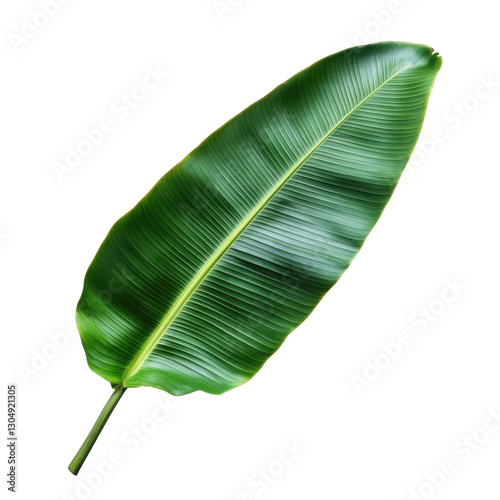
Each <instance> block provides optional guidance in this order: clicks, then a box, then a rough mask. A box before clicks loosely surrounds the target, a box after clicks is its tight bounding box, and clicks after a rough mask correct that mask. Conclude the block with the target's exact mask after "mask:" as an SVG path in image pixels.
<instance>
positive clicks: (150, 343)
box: [122, 64, 411, 384]
mask: <svg viewBox="0 0 500 500" xmlns="http://www.w3.org/2000/svg"><path fill="white" fill-rule="evenodd" d="M410 66H411V64H410V65H408V66H405V67H403V68H401V69H400V70H399V71H397V72H396V73H394V75H392V76H391V77H390V78H388V79H387V80H385V81H384V82H383V83H382V84H381V85H379V86H378V87H377V88H376V89H375V90H373V91H372V92H371V93H370V94H368V95H367V96H366V97H365V98H364V99H362V100H361V101H360V102H359V104H357V105H356V106H355V107H354V108H353V109H352V110H351V111H349V112H348V113H347V114H346V115H345V116H344V117H343V118H342V119H341V120H340V121H339V122H338V123H336V124H335V125H334V126H333V127H332V128H331V129H330V130H329V132H327V133H326V134H325V136H324V137H323V138H322V139H321V140H320V141H319V142H317V143H316V144H315V145H314V146H313V147H312V148H311V149H309V151H307V152H306V154H305V155H303V156H302V157H301V158H300V159H299V160H298V161H297V162H296V163H295V164H294V165H293V166H292V167H291V168H290V169H289V171H288V172H287V173H286V174H285V175H284V176H283V177H282V178H281V179H280V181H279V182H278V183H277V184H276V185H275V186H274V187H273V189H272V190H270V191H269V192H268V194H267V195H266V196H265V197H264V198H262V200H261V201H260V202H259V203H258V205H257V206H256V207H255V208H254V209H253V210H252V211H251V212H250V213H249V214H248V215H247V216H246V217H245V218H244V219H243V220H242V221H241V222H240V224H238V226H237V227H236V228H235V230H234V231H233V232H232V233H231V234H230V235H229V236H228V237H227V238H226V240H225V241H224V243H223V244H222V245H221V246H220V247H219V249H218V250H217V251H216V252H215V253H214V254H213V255H212V256H211V257H210V259H208V261H207V262H206V263H205V264H204V265H203V267H202V268H201V269H200V270H199V271H198V273H197V274H196V276H194V278H193V279H192V280H191V282H190V283H189V285H188V286H187V287H186V288H185V289H184V291H183V292H182V293H181V294H180V295H179V297H178V299H177V300H176V301H175V302H174V304H173V306H172V307H171V309H170V310H169V311H168V312H167V314H166V315H165V316H164V318H163V320H162V321H161V323H160V324H159V325H158V326H157V327H156V329H155V330H154V331H153V332H152V334H151V336H150V337H149V339H148V340H147V342H146V343H145V345H144V347H143V348H142V349H141V351H140V352H139V354H138V356H137V358H136V359H135V361H133V362H132V363H131V365H130V367H129V368H128V369H127V371H126V372H125V375H124V377H123V381H122V384H123V383H124V382H125V381H126V380H127V379H128V378H130V377H132V376H133V375H135V374H136V373H137V371H138V370H139V369H140V368H141V366H142V364H143V363H144V361H145V360H146V359H147V358H148V356H149V355H150V354H151V353H152V352H153V350H154V348H155V347H156V345H157V344H158V342H159V341H160V340H161V338H162V337H163V335H164V333H165V332H166V331H167V330H168V328H169V326H170V325H171V324H172V322H173V321H174V320H175V318H176V317H177V315H178V314H179V312H180V311H181V310H182V308H183V307H184V305H185V304H186V302H187V301H188V300H189V299H190V298H191V296H192V295H193V294H194V292H195V291H196V290H197V289H198V287H199V286H200V285H201V283H202V282H203V280H204V279H205V277H206V276H207V275H208V274H209V273H210V271H211V270H212V269H213V268H214V267H215V265H216V264H217V262H218V261H219V260H220V259H221V258H222V257H223V256H224V254H225V253H226V252H227V251H228V250H229V249H230V248H231V246H232V245H233V243H234V242H235V241H236V240H237V239H238V237H239V236H240V235H241V234H242V233H243V232H244V231H245V229H246V228H247V227H248V226H249V225H250V224H251V223H252V221H253V220H254V219H255V218H256V217H257V216H258V215H259V213H260V212H261V211H262V210H263V209H264V207H265V206H266V205H267V204H268V203H269V202H270V201H271V199H272V198H273V197H274V196H275V195H276V194H277V193H278V192H279V191H280V189H281V188H282V187H283V186H284V185H285V184H286V182H287V181H288V180H289V179H290V178H291V177H292V176H293V175H294V174H295V172H296V171H297V170H298V169H299V168H300V167H301V166H302V165H303V164H304V163H305V162H306V161H307V160H308V158H309V157H310V156H311V155H312V154H313V153H314V152H315V151H316V150H317V149H318V148H319V147H320V146H321V145H322V144H323V142H325V141H326V139H328V137H330V136H331V135H332V134H333V132H335V130H336V129H337V128H339V127H340V125H342V123H344V122H345V121H346V120H347V119H348V118H349V117H350V116H351V115H352V114H353V113H354V112H355V111H356V110H358V109H359V108H360V107H361V106H362V105H363V104H364V103H365V102H366V101H367V100H368V99H370V97H372V96H373V95H374V94H376V93H377V92H378V91H379V90H380V89H381V88H382V87H384V85H387V83H389V82H390V81H391V80H392V79H393V78H395V77H396V76H397V75H399V74H400V73H401V72H402V71H404V70H405V69H407V68H409V67H410Z"/></svg>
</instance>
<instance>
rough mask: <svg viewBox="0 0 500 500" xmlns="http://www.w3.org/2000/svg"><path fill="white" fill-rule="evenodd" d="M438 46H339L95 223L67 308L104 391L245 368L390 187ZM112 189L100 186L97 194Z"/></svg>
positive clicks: (331, 270) (324, 280) (278, 339)
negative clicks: (96, 233) (95, 243)
mask: <svg viewBox="0 0 500 500" xmlns="http://www.w3.org/2000/svg"><path fill="white" fill-rule="evenodd" d="M440 67H441V58H440V57H439V56H438V54H436V53H434V51H433V49H431V48H430V47H427V46H424V45H415V44H408V43H399V42H384V43H375V44H371V45H366V46H360V47H354V48H351V49H348V50H345V51H342V52H339V53H337V54H334V55H332V56H329V57H326V58H325V59H322V60H320V61H318V62H316V63H315V64H313V65H312V66H310V67H308V68H306V69H305V70H303V71H301V72H300V73H297V74H296V75H295V76H293V77H292V78H290V79H289V80H287V81H286V82H285V83H283V84H281V85H280V86H278V87H277V88H276V89H274V90H273V91H272V92H270V93H269V94H268V95H266V96H265V97H263V98H262V99H261V100H259V101H257V102H256V103H254V104H253V105H251V106H250V107H248V108H247V109H245V110H244V111H243V112H241V113H240V114H239V115H237V116H236V117H234V118H233V119H232V120H230V121H229V122H227V123H226V124H225V125H223V126H222V127H221V128H219V129H218V130H217V131H216V132H214V133H213V134H212V135H210V136H209V137H208V138H207V139H206V140H205V141H203V142H202V143H201V144H200V145H199V146H198V147H197V148H196V149H195V150H194V151H192V152H191V153H190V154H189V155H188V156H186V157H185V158H184V159H183V160H182V161H181V162H180V163H179V164H178V165H176V166H175V167H174V168H172V169H170V170H169V171H168V172H167V173H166V174H165V176H164V177H162V178H161V179H160V181H159V182H158V183H157V184H156V185H155V186H154V187H153V189H152V190H151V191H150V192H149V193H148V194H147V195H146V196H145V197H144V198H143V199H142V200H141V201H140V202H139V203H138V204H137V205H136V206H135V207H134V208H133V209H132V210H131V211H130V212H128V213H127V214H126V215H124V216H123V217H122V218H121V219H119V220H118V221H117V222H116V223H115V224H114V226H113V227H112V228H111V230H110V231H109V234H108V235H107V237H106V239H105V240H104V242H103V243H102V245H101V247H100V248H99V250H98V252H97V254H96V256H95V258H94V260H93V261H92V263H91V265H90V267H89V269H88V271H87V274H86V277H85V282H84V288H83V293H82V296H81V299H80V301H79V303H78V308H77V312H76V320H77V326H78V330H79V332H80V336H81V339H82V343H83V347H84V349H85V354H86V357H87V362H88V364H89V366H90V368H91V369H92V370H93V371H94V372H95V373H97V374H98V375H100V376H101V377H103V378H104V379H106V380H108V381H109V382H110V383H111V385H112V387H113V388H114V389H115V390H114V392H113V394H112V396H111V398H110V400H109V401H108V403H107V404H106V406H105V408H104V410H103V411H102V413H101V415H100V416H99V418H98V420H97V422H96V423H95V425H94V427H93V429H92V431H91V433H90V434H89V436H88V437H87V439H86V440H85V442H84V444H83V445H82V447H81V449H80V450H79V452H78V453H77V455H76V456H75V458H74V460H73V461H72V462H71V464H70V467H69V468H70V470H71V472H73V473H74V474H77V473H78V470H79V469H80V467H81V465H82V463H83V461H84V460H85V458H86V456H87V455H88V453H89V451H90V449H91V447H92V446H93V444H94V442H95V440H96V439H97V436H98V435H99V433H100V431H101V430H102V427H103V426H104V424H105V423H106V421H107V419H108V417H109V415H110V413H111V411H112V410H113V408H114V407H115V405H116V404H117V402H118V401H119V399H120V398H121V396H122V395H123V393H124V391H125V390H126V389H127V388H130V387H140V386H151V387H156V388H158V389H162V390H164V391H167V392H169V393H170V394H173V395H183V394H188V393H191V392H193V391H205V392H208V393H211V394H222V393H224V392H225V391H228V390H230V389H233V388H235V387H237V386H239V385H241V384H243V383H244V382H246V381H248V380H249V379H250V378H252V377H253V376H254V375H255V374H256V373H257V371H258V370H259V369H260V368H261V367H262V365H263V364H264V363H265V362H266V360H267V359H268V358H269V357H270V356H271V355H272V354H273V353H274V352H275V351H276V350H277V349H278V348H279V347H280V345H281V344H282V342H283V341H284V340H285V339H286V337H287V335H289V334H290V332H292V331H293V330H294V329H295V328H296V327H297V326H299V325H300V324H301V323H302V322H303V321H304V320H305V319H306V318H307V317H308V315H309V314H311V312H312V311H313V309H314V308H315V306H316V305H317V304H318V302H319V301H320V300H321V298H322V297H323V295H324V294H325V293H326V292H327V291H328V290H329V289H330V288H331V287H332V286H333V285H334V284H335V283H336V282H337V280H338V279H339V278H340V276H341V275H342V273H343V272H344V271H345V270H346V269H347V267H348V266H349V265H350V263H351V261H352V259H353V258H354V256H355V255H356V253H357V252H358V251H359V249H360V247H361V246H362V244H363V242H364V240H365V239H366V237H367V236H368V234H369V232H370V231H371V229H372V228H373V226H374V225H375V223H376V222H377V220H378V219H379V217H380V215H381V213H382V211H383V209H384V207H385V206H386V204H387V202H388V201H389V198H390V197H391V195H392V193H393V191H394V189H395V187H396V184H397V182H398V179H399V177H400V176H401V173H402V171H403V169H404V167H405V165H406V163H407V162H408V159H409V158H410V155H411V153H412V151H413V149H414V147H415V143H416V141H417V138H418V136H419V133H420V129H421V127H422V123H423V119H424V115H425V111H426V107H427V102H428V99H429V95H430V92H431V89H432V86H433V83H434V79H435V77H436V74H437V72H438V71H439V68H440ZM110 196H111V197H112V195H110Z"/></svg>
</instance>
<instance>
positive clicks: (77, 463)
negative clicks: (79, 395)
mask: <svg viewBox="0 0 500 500" xmlns="http://www.w3.org/2000/svg"><path fill="white" fill-rule="evenodd" d="M126 390H127V388H126V387H123V386H122V385H119V386H118V387H117V388H116V389H115V392H113V394H111V397H110V398H109V399H108V402H107V403H106V405H105V406H104V408H103V409H102V411H101V413H100V415H99V416H98V417H97V420H96V422H95V424H94V426H93V427H92V429H91V430H90V432H89V435H88V436H87V438H86V439H85V441H84V442H83V444H82V446H81V447H80V449H79V450H78V452H77V454H76V455H75V458H73V460H71V463H70V464H69V467H68V469H69V470H70V472H71V473H73V474H74V475H75V476H76V475H77V474H78V471H79V470H80V469H81V467H82V465H83V462H85V459H86V458H87V456H88V454H89V453H90V450H91V449H92V446H94V443H95V442H96V441H97V438H98V437H99V434H100V433H101V431H102V429H103V427H104V426H105V425H106V422H107V421H108V418H109V416H110V415H111V413H112V412H113V410H114V409H115V406H116V405H117V404H118V401H120V398H121V397H122V396H123V393H124V392H125V391H126Z"/></svg>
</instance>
